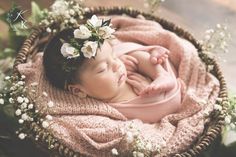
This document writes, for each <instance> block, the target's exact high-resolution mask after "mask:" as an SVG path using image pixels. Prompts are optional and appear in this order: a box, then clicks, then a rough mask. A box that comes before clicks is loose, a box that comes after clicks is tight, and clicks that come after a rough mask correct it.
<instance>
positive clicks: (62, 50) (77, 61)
mask: <svg viewBox="0 0 236 157" xmlns="http://www.w3.org/2000/svg"><path fill="white" fill-rule="evenodd" d="M113 33H114V29H112V28H111V27H110V20H100V19H98V18H97V17H96V16H93V17H92V18H91V19H90V20H88V21H87V23H86V24H84V25H81V26H80V27H79V28H75V29H65V30H63V31H61V32H60V33H58V34H57V35H56V36H54V37H53V38H52V39H51V40H50V42H49V43H48V45H47V46H46V48H45V51H44V56H43V63H44V69H45V73H46V76H47V78H48V79H49V81H50V82H51V83H52V84H53V85H54V86H56V87H58V88H60V89H62V90H66V91H69V92H71V93H72V94H74V95H78V97H80V98H86V97H91V98H95V99H98V100H100V101H103V102H106V103H108V104H109V105H111V106H113V107H114V108H116V109H117V110H118V111H120V112H121V113H122V114H124V115H125V116H126V117H127V118H128V119H134V118H138V119H140V120H142V121H144V122H148V123H154V122H158V121H159V120H160V119H161V118H162V117H164V116H165V115H168V114H171V113H175V112H177V111H178V110H179V109H180V105H181V85H182V84H181V81H179V80H178V79H176V74H175V72H174V69H173V68H172V67H171V64H170V63H169V61H168V56H167V54H168V50H167V49H165V48H164V47H160V46H144V45H140V44H137V43H131V42H119V43H117V44H114V43H113V42H112V40H114V36H113V35H112V34H113ZM111 38H113V39H112V40H111Z"/></svg>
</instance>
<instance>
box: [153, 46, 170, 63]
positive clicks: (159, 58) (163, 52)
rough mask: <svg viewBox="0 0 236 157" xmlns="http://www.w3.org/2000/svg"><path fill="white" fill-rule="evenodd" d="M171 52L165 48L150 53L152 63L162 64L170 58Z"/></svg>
mask: <svg viewBox="0 0 236 157" xmlns="http://www.w3.org/2000/svg"><path fill="white" fill-rule="evenodd" d="M168 54H169V50H167V49H166V48H164V47H161V46H160V47H157V48H155V49H153V50H152V51H151V52H150V62H151V63H153V64H162V63H163V62H164V60H165V59H167V58H168Z"/></svg>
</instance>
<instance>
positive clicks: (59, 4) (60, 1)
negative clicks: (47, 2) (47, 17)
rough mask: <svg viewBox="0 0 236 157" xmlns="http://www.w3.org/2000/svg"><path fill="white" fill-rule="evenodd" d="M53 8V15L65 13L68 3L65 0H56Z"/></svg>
mask: <svg viewBox="0 0 236 157" xmlns="http://www.w3.org/2000/svg"><path fill="white" fill-rule="evenodd" d="M51 8H52V13H53V15H56V16H57V15H64V14H65V12H66V11H67V10H68V3H65V1H64V0H56V1H55V2H54V3H53V4H52V6H51Z"/></svg>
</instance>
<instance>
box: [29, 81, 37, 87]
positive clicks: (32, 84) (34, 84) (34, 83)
mask: <svg viewBox="0 0 236 157" xmlns="http://www.w3.org/2000/svg"><path fill="white" fill-rule="evenodd" d="M30 85H31V86H33V87H35V86H37V85H38V82H33V83H31V84H30Z"/></svg>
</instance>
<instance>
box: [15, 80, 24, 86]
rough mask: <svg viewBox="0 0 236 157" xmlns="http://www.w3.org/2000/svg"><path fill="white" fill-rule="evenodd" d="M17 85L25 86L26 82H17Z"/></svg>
mask: <svg viewBox="0 0 236 157" xmlns="http://www.w3.org/2000/svg"><path fill="white" fill-rule="evenodd" d="M17 84H18V85H21V86H22V85H24V84H25V82H24V81H19V82H17Z"/></svg>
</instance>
